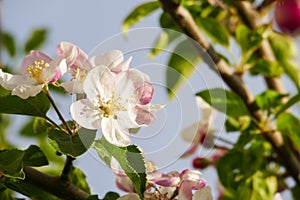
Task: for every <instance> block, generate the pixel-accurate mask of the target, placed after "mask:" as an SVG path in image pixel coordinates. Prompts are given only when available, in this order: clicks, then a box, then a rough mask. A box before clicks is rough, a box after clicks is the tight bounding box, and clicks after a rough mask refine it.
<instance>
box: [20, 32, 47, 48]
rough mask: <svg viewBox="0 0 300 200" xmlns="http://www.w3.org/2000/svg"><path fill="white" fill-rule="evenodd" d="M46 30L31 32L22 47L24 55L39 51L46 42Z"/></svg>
mask: <svg viewBox="0 0 300 200" xmlns="http://www.w3.org/2000/svg"><path fill="white" fill-rule="evenodd" d="M46 37H47V30H46V29H35V30H33V31H32V32H31V35H30V36H29V38H28V39H27V42H26V43H25V46H24V51H25V53H29V52H30V51H31V50H35V49H39V48H40V47H41V46H42V45H43V44H44V43H45V41H46Z"/></svg>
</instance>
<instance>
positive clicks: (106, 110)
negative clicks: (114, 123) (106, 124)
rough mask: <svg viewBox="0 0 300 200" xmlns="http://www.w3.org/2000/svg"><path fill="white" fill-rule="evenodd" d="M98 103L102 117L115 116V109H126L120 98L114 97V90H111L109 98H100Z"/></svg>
mask: <svg viewBox="0 0 300 200" xmlns="http://www.w3.org/2000/svg"><path fill="white" fill-rule="evenodd" d="M98 104H99V108H100V110H102V111H103V117H116V115H115V111H127V109H126V108H125V107H124V105H123V102H122V98H121V97H117V98H115V93H114V92H112V95H111V98H110V99H109V100H107V101H103V100H100V101H99V102H98Z"/></svg>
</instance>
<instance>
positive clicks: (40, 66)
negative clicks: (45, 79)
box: [25, 60, 49, 83]
mask: <svg viewBox="0 0 300 200" xmlns="http://www.w3.org/2000/svg"><path fill="white" fill-rule="evenodd" d="M47 67H49V63H47V62H45V61H44V60H40V61H34V65H29V67H28V68H27V69H26V71H25V74H28V75H29V77H30V78H34V79H35V80H36V81H37V82H38V83H42V80H41V74H42V72H43V71H44V69H46V68H47Z"/></svg>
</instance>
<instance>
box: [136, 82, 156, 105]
mask: <svg viewBox="0 0 300 200" xmlns="http://www.w3.org/2000/svg"><path fill="white" fill-rule="evenodd" d="M136 90H137V91H138V92H139V93H140V99H139V104H141V105H146V104H148V103H150V101H151V99H152V95H153V92H154V88H153V86H152V84H151V83H148V82H144V83H142V84H141V85H139V86H137V88H136Z"/></svg>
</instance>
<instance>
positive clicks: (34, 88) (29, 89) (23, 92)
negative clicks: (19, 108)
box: [11, 84, 44, 99]
mask: <svg viewBox="0 0 300 200" xmlns="http://www.w3.org/2000/svg"><path fill="white" fill-rule="evenodd" d="M43 87H44V85H43V84H42V85H18V86H17V87H16V88H14V89H13V90H12V92H11V94H12V95H16V96H18V97H20V98H22V99H27V98H29V97H35V96H36V95H37V94H39V93H40V92H41V91H42V90H43Z"/></svg>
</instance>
